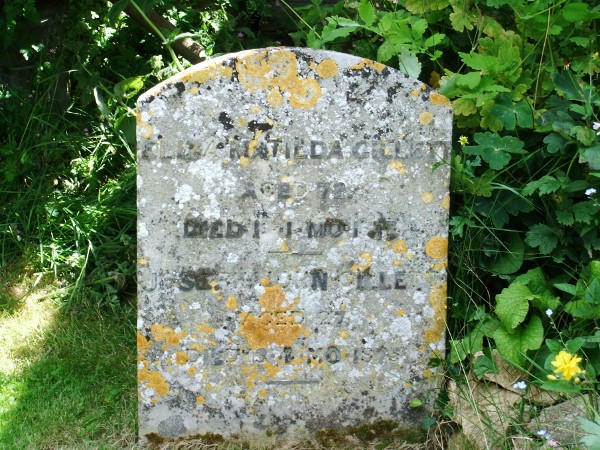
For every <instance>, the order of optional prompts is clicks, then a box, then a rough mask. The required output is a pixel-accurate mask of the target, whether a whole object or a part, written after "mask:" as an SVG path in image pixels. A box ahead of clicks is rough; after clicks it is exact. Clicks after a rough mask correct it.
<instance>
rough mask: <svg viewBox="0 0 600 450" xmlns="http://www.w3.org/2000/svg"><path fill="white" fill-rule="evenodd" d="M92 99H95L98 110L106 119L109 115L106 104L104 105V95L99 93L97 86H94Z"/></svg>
mask: <svg viewBox="0 0 600 450" xmlns="http://www.w3.org/2000/svg"><path fill="white" fill-rule="evenodd" d="M94 100H96V105H97V106H98V109H99V110H100V114H102V117H104V118H105V119H108V118H109V117H110V113H109V112H108V106H106V102H105V101H104V97H103V96H102V94H101V93H100V89H98V87H95V88H94Z"/></svg>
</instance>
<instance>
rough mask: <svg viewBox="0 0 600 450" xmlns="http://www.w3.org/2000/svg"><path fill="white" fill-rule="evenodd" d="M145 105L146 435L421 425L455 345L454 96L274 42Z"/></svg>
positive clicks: (150, 95) (142, 290)
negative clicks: (449, 313) (451, 244)
mask: <svg viewBox="0 0 600 450" xmlns="http://www.w3.org/2000/svg"><path fill="white" fill-rule="evenodd" d="M138 107H139V113H138V143H139V145H138V163H139V173H138V208H139V219H138V244H139V261H138V280H139V300H140V310H139V323H138V330H139V334H138V350H139V360H138V368H139V398H140V400H139V402H140V403H139V404H140V408H139V427H140V435H141V437H142V440H144V439H146V438H147V435H148V434H150V433H155V434H158V435H162V436H164V437H175V436H184V435H197V434H204V433H216V434H220V435H223V436H234V435H241V436H244V437H247V438H250V439H262V440H266V439H267V438H268V437H269V436H270V439H277V438H278V437H280V438H285V439H298V438H302V437H303V436H307V435H309V434H310V433H311V432H314V431H316V430H319V429H323V428H337V429H341V428H343V427H346V426H351V425H356V424H361V423H371V422H375V421H377V420H379V419H393V420H396V421H398V422H400V423H403V424H414V423H418V422H419V421H420V419H421V418H422V417H423V416H424V415H425V414H427V406H428V405H430V402H431V401H432V400H433V398H434V397H435V395H436V392H435V389H436V388H437V386H438V380H437V379H436V374H435V373H434V371H432V370H430V369H428V368H427V362H428V360H429V359H430V358H431V357H432V356H434V355H442V354H443V352H444V330H445V317H446V282H445V280H446V272H445V269H446V264H447V262H446V261H447V245H448V240H447V214H448V207H449V197H448V175H449V171H448V167H447V166H446V165H445V164H443V161H445V160H446V159H447V158H448V153H449V149H450V140H451V123H452V120H451V119H452V114H451V109H450V103H449V101H448V100H447V99H446V98H445V97H443V96H441V95H440V94H437V93H436V92H434V91H432V90H430V89H429V88H428V87H427V86H425V85H424V84H422V83H421V82H419V81H417V80H413V79H411V78H408V77H407V76H406V75H404V74H402V73H401V72H398V71H396V70H393V69H390V68H388V67H386V66H383V65H381V64H379V63H375V62H373V61H370V60H365V59H360V58H357V57H354V56H349V55H344V54H340V53H334V52H326V51H316V50H308V49H290V48H272V49H262V50H253V51H247V52H242V53H237V54H233V55H226V56H224V57H221V58H218V59H214V60H211V61H208V62H206V63H202V64H200V65H197V66H195V67H192V68H190V69H188V70H187V71H185V72H183V73H181V74H178V75H177V76H175V77H173V78H171V79H170V80H168V81H166V82H164V83H162V84H160V85H158V86H156V87H154V88H153V89H151V90H150V91H148V92H147V93H145V94H144V95H143V96H142V97H140V99H139V103H138ZM438 163H439V164H438ZM416 398H418V399H420V400H421V401H423V403H424V405H425V406H424V407H422V408H410V407H409V406H408V404H409V403H410V402H411V400H413V399H416Z"/></svg>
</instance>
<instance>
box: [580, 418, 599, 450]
mask: <svg viewBox="0 0 600 450" xmlns="http://www.w3.org/2000/svg"><path fill="white" fill-rule="evenodd" d="M577 420H579V424H580V425H581V428H582V429H583V431H585V432H586V433H587V435H586V436H584V437H582V438H581V439H580V441H579V442H581V443H582V444H583V445H585V446H586V447H587V448H600V416H599V415H598V413H596V414H595V417H594V421H593V422H592V421H591V420H588V419H586V418H584V417H577Z"/></svg>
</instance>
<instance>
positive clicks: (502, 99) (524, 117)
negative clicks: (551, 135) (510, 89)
mask: <svg viewBox="0 0 600 450" xmlns="http://www.w3.org/2000/svg"><path fill="white" fill-rule="evenodd" d="M490 114H492V115H493V116H496V117H497V118H498V119H500V121H501V122H502V124H503V125H504V128H506V129H507V130H514V129H515V125H517V124H518V125H519V126H520V127H522V128H531V127H532V126H533V112H532V110H531V107H530V106H529V103H527V101H526V100H521V101H520V102H517V103H513V101H512V100H511V99H510V97H508V95H502V96H499V97H498V101H497V103H496V104H495V105H494V106H493V107H492V108H491V110H490Z"/></svg>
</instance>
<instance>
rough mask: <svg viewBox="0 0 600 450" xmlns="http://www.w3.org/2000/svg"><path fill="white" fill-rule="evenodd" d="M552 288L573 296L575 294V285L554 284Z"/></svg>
mask: <svg viewBox="0 0 600 450" xmlns="http://www.w3.org/2000/svg"><path fill="white" fill-rule="evenodd" d="M554 287H555V288H556V289H559V290H561V291H563V292H566V293H567V294H571V295H575V293H576V292H577V291H576V289H575V285H573V284H569V283H555V284H554Z"/></svg>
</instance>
